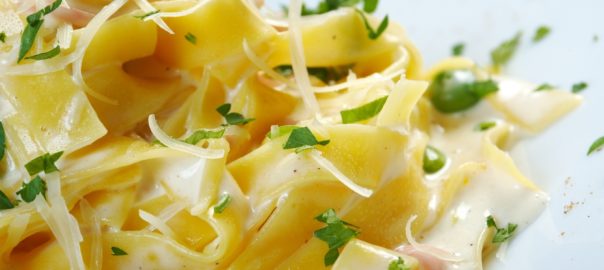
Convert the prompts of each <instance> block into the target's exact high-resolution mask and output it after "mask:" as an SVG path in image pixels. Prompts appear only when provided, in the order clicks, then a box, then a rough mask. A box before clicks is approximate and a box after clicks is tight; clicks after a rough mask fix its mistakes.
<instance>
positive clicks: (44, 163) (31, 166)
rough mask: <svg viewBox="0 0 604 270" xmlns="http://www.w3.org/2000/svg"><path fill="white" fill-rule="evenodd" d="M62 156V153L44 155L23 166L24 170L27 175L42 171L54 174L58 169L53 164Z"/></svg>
mask: <svg viewBox="0 0 604 270" xmlns="http://www.w3.org/2000/svg"><path fill="white" fill-rule="evenodd" d="M62 155H63V151H61V152H57V153H54V154H52V155H51V154H49V153H46V154H44V155H41V156H39V157H37V158H34V159H33V160H32V161H30V162H28V163H27V164H25V168H26V169H27V172H28V173H29V175H32V176H33V175H35V174H37V173H40V172H42V171H44V172H45V173H51V172H56V171H58V170H59V169H58V168H57V166H55V162H57V160H59V158H60V157H61V156H62Z"/></svg>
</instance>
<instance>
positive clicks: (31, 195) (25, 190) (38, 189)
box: [17, 176, 46, 202]
mask: <svg viewBox="0 0 604 270" xmlns="http://www.w3.org/2000/svg"><path fill="white" fill-rule="evenodd" d="M38 194H42V195H43V196H46V182H44V180H42V178H40V176H36V177H35V178H34V179H32V180H31V181H29V183H23V185H22V186H21V189H20V190H19V191H17V195H19V196H21V199H23V201H26V202H32V201H33V200H35V199H36V196H37V195H38Z"/></svg>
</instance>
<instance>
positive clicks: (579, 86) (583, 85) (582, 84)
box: [571, 82, 589, 94]
mask: <svg viewBox="0 0 604 270" xmlns="http://www.w3.org/2000/svg"><path fill="white" fill-rule="evenodd" d="M588 86H589V85H587V83H586V82H578V83H575V84H573V88H572V90H571V91H572V92H573V93H575V94H576V93H579V92H581V91H583V90H585V89H587V87H588Z"/></svg>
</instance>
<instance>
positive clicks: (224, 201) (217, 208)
mask: <svg viewBox="0 0 604 270" xmlns="http://www.w3.org/2000/svg"><path fill="white" fill-rule="evenodd" d="M231 200H232V199H231V195H229V194H228V193H225V194H222V196H220V199H219V200H218V203H216V205H214V213H218V214H221V213H222V212H224V210H225V209H226V208H227V206H229V204H230V203H231Z"/></svg>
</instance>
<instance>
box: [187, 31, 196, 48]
mask: <svg viewBox="0 0 604 270" xmlns="http://www.w3.org/2000/svg"><path fill="white" fill-rule="evenodd" d="M185 39H186V40H187V41H188V42H190V43H191V44H193V45H195V44H197V37H196V36H195V35H193V34H191V32H189V33H187V34H186V35H185Z"/></svg>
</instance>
